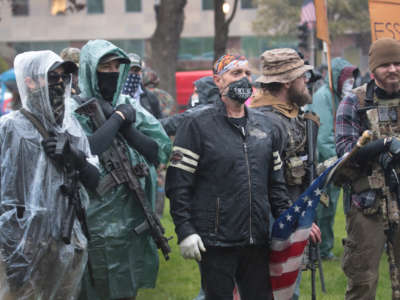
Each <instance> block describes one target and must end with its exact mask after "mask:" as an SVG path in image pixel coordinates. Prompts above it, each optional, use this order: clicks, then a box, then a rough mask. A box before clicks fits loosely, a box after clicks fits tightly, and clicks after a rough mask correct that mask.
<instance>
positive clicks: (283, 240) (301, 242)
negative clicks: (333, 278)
mask: <svg viewBox="0 0 400 300" xmlns="http://www.w3.org/2000/svg"><path fill="white" fill-rule="evenodd" d="M341 160H342V158H340V159H338V160H337V161H336V162H335V163H334V164H333V165H331V166H330V167H329V168H328V169H326V170H325V171H324V172H323V173H322V174H321V175H320V176H319V177H318V178H316V179H315V180H314V181H313V183H312V184H311V185H310V186H309V187H308V188H307V190H306V191H305V192H304V193H303V194H302V195H301V196H300V197H299V199H297V200H296V202H295V203H294V204H293V205H292V206H291V207H290V208H289V209H287V210H286V211H285V212H284V213H282V214H281V215H280V216H279V218H277V219H276V220H275V222H274V225H273V227H272V238H271V239H272V242H271V254H270V262H269V267H270V277H271V285H272V291H273V294H274V299H275V300H289V299H291V298H292V296H293V292H294V288H295V283H296V278H297V275H298V273H299V269H300V266H301V262H302V258H303V252H304V248H305V246H306V245H307V241H308V238H309V236H310V231H311V225H312V223H313V221H314V215H315V209H316V207H317V205H318V202H319V200H320V197H321V193H322V189H323V187H324V186H325V184H326V179H327V176H328V175H329V177H330V176H331V175H332V174H329V173H330V171H331V170H332V169H333V168H334V167H335V166H336V165H337V164H338V163H339V162H340V161H341ZM333 172H334V170H333ZM333 172H331V173H333Z"/></svg>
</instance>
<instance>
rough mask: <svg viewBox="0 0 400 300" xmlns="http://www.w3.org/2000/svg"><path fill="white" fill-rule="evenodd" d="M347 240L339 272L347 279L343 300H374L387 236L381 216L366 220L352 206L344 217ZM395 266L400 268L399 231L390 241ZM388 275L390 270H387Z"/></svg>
mask: <svg viewBox="0 0 400 300" xmlns="http://www.w3.org/2000/svg"><path fill="white" fill-rule="evenodd" d="M346 232H347V237H346V238H345V239H343V247H344V253H343V259H342V268H343V272H344V273H345V275H346V277H347V289H346V296H345V299H346V300H359V299H363V300H373V299H375V295H376V287H377V284H378V277H379V262H380V259H381V256H382V253H383V251H384V246H385V242H386V236H385V233H384V230H383V222H382V216H381V215H380V214H377V215H372V216H365V215H364V214H363V213H362V211H361V210H360V209H358V208H357V207H355V206H354V205H352V206H351V208H350V210H349V211H348V213H347V215H346ZM393 243H394V252H395V260H396V265H397V267H398V268H400V231H398V230H397V231H396V232H395V233H394V237H393ZM387 272H389V270H387Z"/></svg>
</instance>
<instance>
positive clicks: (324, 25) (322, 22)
mask: <svg viewBox="0 0 400 300" xmlns="http://www.w3.org/2000/svg"><path fill="white" fill-rule="evenodd" d="M314 1H315V3H314V4H315V16H316V19H317V38H319V39H320V40H322V41H323V42H324V52H325V51H326V61H327V64H328V78H329V89H330V91H331V95H332V114H333V129H334V130H335V124H336V103H335V93H334V91H333V78H332V64H331V40H330V38H329V28H328V14H327V9H326V2H325V0H314Z"/></svg>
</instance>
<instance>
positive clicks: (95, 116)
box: [76, 98, 171, 260]
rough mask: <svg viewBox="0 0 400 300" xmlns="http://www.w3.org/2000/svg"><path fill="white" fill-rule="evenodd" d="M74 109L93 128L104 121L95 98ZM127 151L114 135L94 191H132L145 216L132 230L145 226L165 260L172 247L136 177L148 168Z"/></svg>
mask: <svg viewBox="0 0 400 300" xmlns="http://www.w3.org/2000/svg"><path fill="white" fill-rule="evenodd" d="M76 112H77V113H79V114H82V115H86V116H88V117H89V118H90V119H91V121H92V123H93V126H94V128H93V129H94V130H97V129H98V128H100V127H101V126H102V125H103V124H104V123H105V122H106V121H107V119H106V117H105V115H104V112H103V110H102V109H101V107H100V105H99V103H98V100H97V99H95V98H92V99H90V100H88V101H87V102H85V103H83V104H82V105H80V106H79V107H78V108H77V109H76ZM126 151H127V148H126V145H125V143H124V141H123V136H122V135H121V134H118V136H117V138H115V139H114V140H113V143H112V146H111V147H110V148H109V149H108V150H106V151H105V152H103V153H102V154H101V157H100V158H101V160H102V162H103V166H104V168H105V169H106V171H107V173H108V175H106V176H105V177H104V178H103V179H102V180H101V182H100V184H99V187H98V188H97V191H98V193H99V194H100V195H104V194H105V193H106V192H107V191H108V190H109V189H110V188H112V187H113V186H115V185H119V184H123V183H126V184H127V186H128V187H129V189H130V190H131V191H132V192H133V195H134V198H135V199H137V201H138V202H139V204H140V206H141V207H142V209H143V212H144V215H145V221H144V222H143V223H142V224H140V225H139V226H137V227H136V228H135V229H134V231H135V232H136V233H137V234H140V233H142V232H143V231H145V230H147V229H148V230H150V234H151V236H152V238H153V240H154V242H155V243H156V245H157V247H158V248H159V249H160V250H161V251H162V253H163V255H164V258H165V260H168V259H169V256H168V253H170V252H171V248H170V246H169V245H168V239H167V238H166V237H165V236H164V233H165V230H164V227H163V226H162V225H161V222H160V220H159V219H158V217H157V215H156V214H155V213H154V212H153V210H152V209H151V207H150V206H149V204H148V200H147V199H146V195H145V193H144V191H143V189H142V187H141V185H140V182H139V179H138V177H143V176H145V175H146V172H147V170H146V169H145V168H144V167H143V165H141V164H138V165H136V166H135V167H134V168H133V167H132V165H131V163H130V159H129V156H128V155H127V153H126Z"/></svg>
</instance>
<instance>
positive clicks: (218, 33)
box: [214, 0, 239, 61]
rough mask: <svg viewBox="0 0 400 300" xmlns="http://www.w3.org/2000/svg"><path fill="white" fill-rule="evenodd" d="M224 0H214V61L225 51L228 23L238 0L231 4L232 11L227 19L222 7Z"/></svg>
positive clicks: (233, 15) (234, 11)
mask: <svg viewBox="0 0 400 300" xmlns="http://www.w3.org/2000/svg"><path fill="white" fill-rule="evenodd" d="M224 2H225V0H214V29H215V35H214V61H215V60H217V59H218V58H219V57H220V56H221V55H223V54H224V53H225V51H226V45H227V43H228V38H229V25H230V24H231V22H232V20H233V18H234V17H235V14H236V9H237V5H238V2H239V1H238V0H235V2H234V4H233V9H232V13H231V15H230V16H229V18H228V19H225V17H226V16H225V13H224V11H223V9H222V7H223V5H224Z"/></svg>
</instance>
